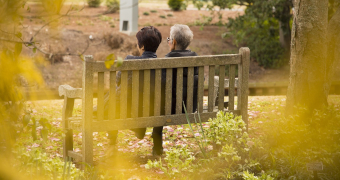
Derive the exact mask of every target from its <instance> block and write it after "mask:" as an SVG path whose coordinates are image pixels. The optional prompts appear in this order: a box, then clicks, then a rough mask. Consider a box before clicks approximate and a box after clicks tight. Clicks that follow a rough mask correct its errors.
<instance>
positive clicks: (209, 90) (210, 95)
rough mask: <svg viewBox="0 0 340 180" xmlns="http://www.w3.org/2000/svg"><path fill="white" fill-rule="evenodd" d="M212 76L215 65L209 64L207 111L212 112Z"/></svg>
mask: <svg viewBox="0 0 340 180" xmlns="http://www.w3.org/2000/svg"><path fill="white" fill-rule="evenodd" d="M214 76H215V66H209V82H208V84H209V87H208V111H209V112H212V111H213V109H214V106H215V103H214V102H215V99H214V98H215V96H214V88H215V87H214Z"/></svg>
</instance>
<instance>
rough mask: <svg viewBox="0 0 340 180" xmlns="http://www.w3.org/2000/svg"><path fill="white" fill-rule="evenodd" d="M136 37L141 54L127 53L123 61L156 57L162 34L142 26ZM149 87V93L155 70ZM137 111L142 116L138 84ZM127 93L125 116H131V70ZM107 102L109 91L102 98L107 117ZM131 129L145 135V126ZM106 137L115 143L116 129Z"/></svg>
mask: <svg viewBox="0 0 340 180" xmlns="http://www.w3.org/2000/svg"><path fill="white" fill-rule="evenodd" d="M136 38H137V48H138V50H139V52H140V54H141V56H132V55H128V56H127V57H126V58H125V61H127V60H130V59H148V58H157V55H156V51H157V49H158V46H159V44H160V43H161V42H162V35H161V33H160V32H159V30H158V29H157V28H155V27H153V26H147V27H144V28H142V29H141V30H140V31H138V33H137V34H136ZM139 73H140V76H139V77H140V82H143V76H144V74H143V71H140V72H139ZM150 73H151V82H150V84H151V88H150V91H151V92H150V94H154V93H153V92H154V84H155V83H154V79H155V70H151V72H150ZM116 82H117V86H116V104H120V91H121V87H120V85H121V72H120V71H118V73H117V76H116ZM139 87H140V89H139V95H140V96H139V113H138V116H139V117H142V112H143V109H142V108H143V96H142V94H143V85H140V86H139ZM127 95H128V101H127V107H128V108H127V118H131V105H132V103H134V102H132V99H131V97H132V71H129V72H128V89H127ZM108 102H109V93H107V94H106V95H105V100H104V109H105V110H104V112H105V117H107V114H108V106H109V105H108ZM150 102H153V96H151V98H150ZM151 109H153V103H150V110H151ZM96 112H97V108H96V107H95V108H94V114H95V115H96ZM119 112H120V107H119V106H116V111H115V118H116V119H119V118H120V113H119ZM131 130H132V131H134V132H135V134H136V136H137V138H139V139H143V138H144V136H145V131H146V128H138V129H131ZM108 135H109V136H108V138H109V139H110V145H113V146H115V145H116V140H117V135H118V131H117V130H115V131H110V132H108Z"/></svg>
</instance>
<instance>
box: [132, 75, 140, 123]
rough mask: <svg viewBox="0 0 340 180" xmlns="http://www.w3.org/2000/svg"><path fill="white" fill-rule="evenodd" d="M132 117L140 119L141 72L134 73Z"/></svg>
mask: <svg viewBox="0 0 340 180" xmlns="http://www.w3.org/2000/svg"><path fill="white" fill-rule="evenodd" d="M131 106H132V107H131V117H132V118H136V117H138V107H139V70H135V71H132V104H131Z"/></svg>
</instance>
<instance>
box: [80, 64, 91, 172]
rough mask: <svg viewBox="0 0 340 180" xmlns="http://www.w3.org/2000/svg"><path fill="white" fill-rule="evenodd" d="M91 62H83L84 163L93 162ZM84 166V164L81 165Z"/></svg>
mask: <svg viewBox="0 0 340 180" xmlns="http://www.w3.org/2000/svg"><path fill="white" fill-rule="evenodd" d="M92 67H93V66H92V63H88V62H87V61H85V62H84V70H83V85H82V89H83V97H82V106H83V107H82V119H83V123H82V126H83V128H82V130H83V132H82V136H83V138H82V153H83V158H82V161H83V162H84V164H85V163H86V164H90V165H91V164H93V134H92V117H93V70H92ZM82 168H85V165H83V166H82Z"/></svg>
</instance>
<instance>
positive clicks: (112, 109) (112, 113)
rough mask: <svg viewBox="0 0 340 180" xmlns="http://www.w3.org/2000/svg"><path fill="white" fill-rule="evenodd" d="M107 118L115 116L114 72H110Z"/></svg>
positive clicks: (110, 118) (111, 118)
mask: <svg viewBox="0 0 340 180" xmlns="http://www.w3.org/2000/svg"><path fill="white" fill-rule="evenodd" d="M108 109H109V112H108V116H109V120H113V119H114V118H115V112H116V72H115V71H111V72H110V97H109V108H108Z"/></svg>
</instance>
